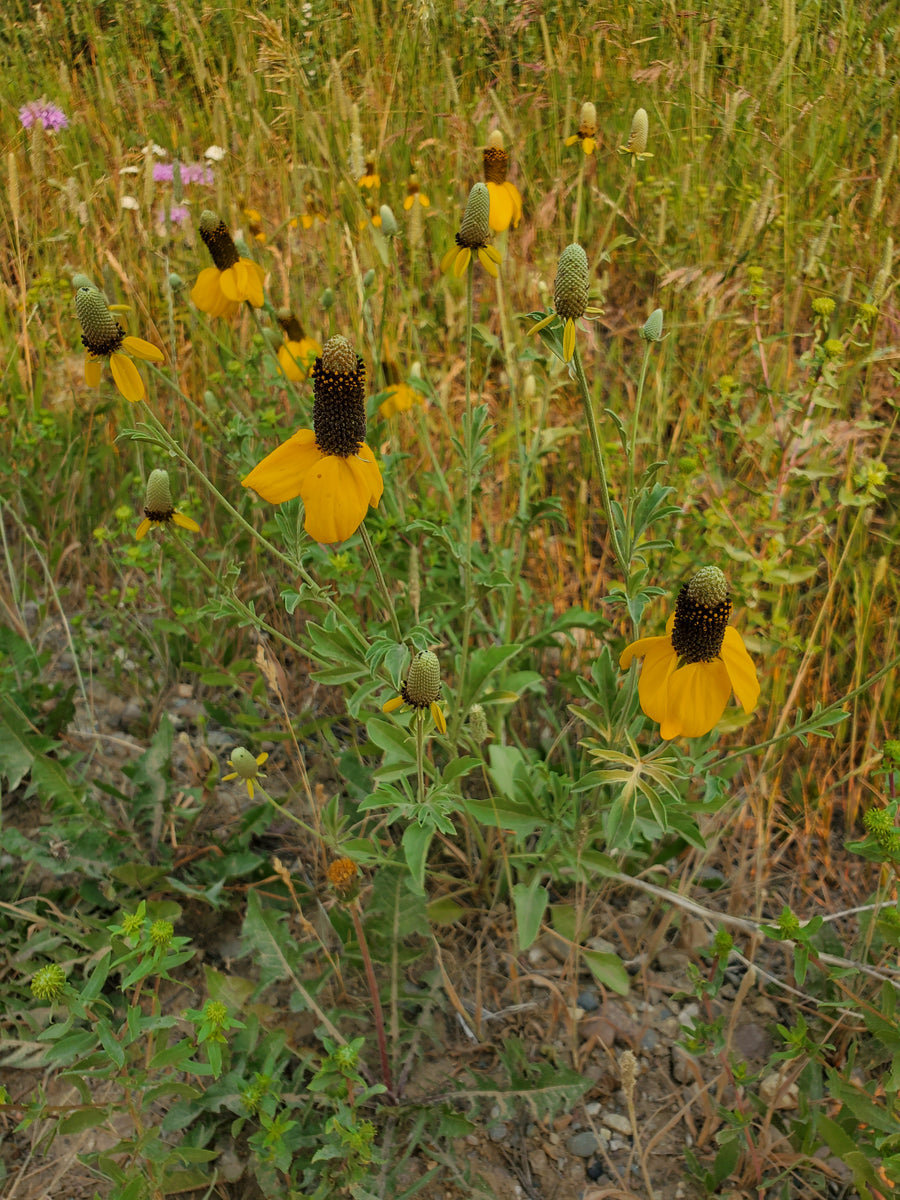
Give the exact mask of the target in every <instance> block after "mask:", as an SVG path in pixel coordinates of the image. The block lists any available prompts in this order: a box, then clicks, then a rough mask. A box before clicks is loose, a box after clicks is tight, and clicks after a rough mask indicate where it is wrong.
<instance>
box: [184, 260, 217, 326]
mask: <svg viewBox="0 0 900 1200" xmlns="http://www.w3.org/2000/svg"><path fill="white" fill-rule="evenodd" d="M221 274H222V272H221V271H220V270H219V268H218V267H205V268H204V269H203V270H202V271H201V272H200V274H199V275H198V276H197V282H196V283H195V284H194V286H193V287H192V288H191V300H192V301H193V302H194V304H196V306H197V308H199V309H200V311H201V312H205V313H208V314H209V315H210V316H211V317H214V316H217V315H218V313H217V311H216V310H217V309H218V308H219V307H220V306H221V304H222V301H223V300H224V296H223V295H222V289H221V287H220V286H219V278H220V276H221Z"/></svg>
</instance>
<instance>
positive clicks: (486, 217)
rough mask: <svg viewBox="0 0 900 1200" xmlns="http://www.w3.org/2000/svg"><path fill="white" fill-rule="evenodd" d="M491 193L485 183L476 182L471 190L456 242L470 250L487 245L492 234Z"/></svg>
mask: <svg viewBox="0 0 900 1200" xmlns="http://www.w3.org/2000/svg"><path fill="white" fill-rule="evenodd" d="M490 215H491V194H490V192H489V191H488V190H487V186H486V185H485V184H483V183H476V184H474V185H473V187H472V190H471V191H470V192H469V199H468V200H467V201H466V211H465V213H464V214H463V219H462V224H461V225H460V227H459V233H458V234H457V235H456V244H457V245H458V246H465V247H467V248H468V249H469V250H478V249H480V248H481V247H483V246H486V245H487V243H488V239H489V238H490V236H491V225H490Z"/></svg>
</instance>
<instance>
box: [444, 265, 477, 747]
mask: <svg viewBox="0 0 900 1200" xmlns="http://www.w3.org/2000/svg"><path fill="white" fill-rule="evenodd" d="M474 278H475V256H474V255H473V256H472V261H471V262H470V263H469V270H468V273H467V275H466V416H465V436H464V438H463V449H464V450H465V463H464V466H463V487H464V488H465V492H466V516H465V530H464V535H463V536H464V538H465V558H464V560H463V589H464V595H465V601H464V604H465V607H464V609H463V631H462V648H461V651H460V656H459V677H458V679H457V684H456V687H457V704H456V708H455V709H454V714H453V724H452V728H451V730H450V741H451V742H455V741H456V737H457V734H458V733H459V727H460V723H461V722H462V719H463V717H464V716H465V712H464V705H463V695H464V693H465V686H466V670H467V668H468V665H469V638H470V637H471V634H472V608H473V606H474V602H475V586H474V580H473V578H472V505H473V495H472V493H473V490H474V484H475V481H474V479H473V478H472V475H473V469H472V462H473V459H474V457H475V447H474V444H473V443H474V436H473V428H472V314H473V311H474V306H475V301H474Z"/></svg>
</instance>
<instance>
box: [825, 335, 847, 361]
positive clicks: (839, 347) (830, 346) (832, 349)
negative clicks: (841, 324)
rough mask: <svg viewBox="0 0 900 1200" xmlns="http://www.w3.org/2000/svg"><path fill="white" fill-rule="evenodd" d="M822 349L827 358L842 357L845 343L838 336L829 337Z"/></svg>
mask: <svg viewBox="0 0 900 1200" xmlns="http://www.w3.org/2000/svg"><path fill="white" fill-rule="evenodd" d="M822 349H823V350H824V351H825V357H826V358H841V357H843V354H844V343H843V342H842V341H840V340H839V339H838V338H829V339H828V341H827V342H825V344H824V345H823V347H822Z"/></svg>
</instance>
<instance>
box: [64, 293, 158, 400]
mask: <svg viewBox="0 0 900 1200" xmlns="http://www.w3.org/2000/svg"><path fill="white" fill-rule="evenodd" d="M75 311H76V313H77V314H78V320H79V321H80V322H81V341H82V344H83V345H84V348H85V350H86V351H87V353H86V355H85V360H84V382H85V383H86V384H87V385H88V387H92V388H95V387H99V386H100V361H101V359H104V358H105V359H107V360H108V361H109V367H110V370H111V371H112V377H113V382H114V383H115V385H116V387H117V388H118V389H119V391H120V392H121V394H122V395H123V396H124V397H125V399H126V400H130V401H131V402H132V404H136V403H137V401H138V400H143V398H144V396H145V395H146V391H145V389H144V381H143V379H141V377H140V375H139V373H138V369H137V367H136V366H135V365H134V363H133V362H132V361H131V359H130V358H129V357H128V355H129V354H132V355H134V357H135V358H142V359H144V360H145V361H146V362H164V361H165V355H164V354H163V352H162V350H159V349H157V347H156V346H154V345H153V343H152V342H145V341H144V339H143V338H139V337H130V336H129V335H128V334H126V332H125V330H124V329H123V328H122V326H121V325H120V324H119V322H118V321H117V320H116V319H115V317H114V316H113V315H112V313H111V312H110V311H109V305H108V304H107V303H106V298H105V296H104V295H103V293H102V292H100V291H98V290H97V288H95V287H92V286H90V285H86V286H83V287H80V288H79V289H78V291H77V292H76V293H75ZM123 351H124V353H123Z"/></svg>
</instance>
